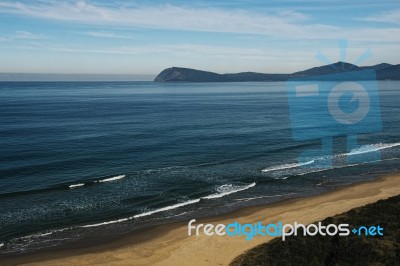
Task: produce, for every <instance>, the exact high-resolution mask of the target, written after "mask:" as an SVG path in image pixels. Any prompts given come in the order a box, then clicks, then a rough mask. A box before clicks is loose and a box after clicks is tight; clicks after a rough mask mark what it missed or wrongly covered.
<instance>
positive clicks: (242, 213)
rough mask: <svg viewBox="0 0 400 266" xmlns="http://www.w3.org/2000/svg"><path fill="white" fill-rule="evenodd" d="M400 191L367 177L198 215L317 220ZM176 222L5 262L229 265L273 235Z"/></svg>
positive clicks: (394, 183) (399, 184)
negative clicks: (192, 231)
mask: <svg viewBox="0 0 400 266" xmlns="http://www.w3.org/2000/svg"><path fill="white" fill-rule="evenodd" d="M398 194H400V173H395V174H391V175H387V176H381V177H378V178H377V179H374V180H372V181H363V182H358V183H355V184H351V185H345V186H340V187H336V188H335V189H333V190H331V191H329V192H326V193H323V194H319V195H313V196H305V197H300V198H294V199H287V200H283V201H280V202H277V203H272V204H268V205H259V206H251V207H245V208H242V209H239V210H236V211H233V212H231V213H228V214H222V215H218V216H214V217H206V218H199V219H198V218H197V217H193V219H196V220H197V221H196V224H199V223H212V224H214V225H215V224H219V223H223V224H228V223H231V222H235V221H238V222H240V223H254V222H258V221H263V222H266V221H268V222H274V223H275V222H277V221H282V222H284V223H293V222H294V221H297V222H300V223H312V222H315V221H319V220H322V219H324V218H326V217H329V216H334V215H336V214H340V213H343V212H346V211H349V210H350V209H353V208H355V207H360V206H364V205H366V204H368V203H372V202H376V201H378V200H380V199H386V198H388V197H390V196H395V195H398ZM188 222H189V221H186V222H175V223H171V224H164V225H159V226H156V227H152V228H147V229H145V230H141V231H140V232H134V233H132V234H129V235H126V236H122V237H121V238H119V239H117V240H112V241H110V242H108V243H102V244H96V245H95V246H90V247H87V246H86V247H83V248H82V246H81V247H80V246H79V244H78V245H76V246H74V244H73V243H72V244H71V246H70V247H65V246H63V247H60V248H55V249H46V250H42V251H38V252H35V253H31V254H23V255H20V256H13V257H11V256H10V257H5V258H4V259H0V261H1V263H2V264H3V265H16V264H28V265H35V264H40V265H56V264H57V265H60V264H61V265H64V264H74V265H83V264H84V265H87V264H110V263H112V264H113V265H127V264H130V265H132V264H134V265H150V264H151V265H157V264H159V265H182V264H184V262H187V261H190V262H191V265H209V264H213V265H215V264H217V265H218V264H220V265H227V264H229V263H230V262H231V261H232V260H233V259H234V258H235V257H237V256H239V255H240V254H242V253H243V252H245V251H246V250H248V249H250V248H253V247H255V246H257V245H259V244H261V243H265V242H268V241H269V240H271V239H272V237H259V236H258V237H255V238H253V239H252V240H251V241H246V240H245V238H244V237H227V236H224V237H217V236H211V237H207V236H204V234H202V235H200V236H197V237H196V236H191V237H189V236H188V235H187V223H188Z"/></svg>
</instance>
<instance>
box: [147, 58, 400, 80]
mask: <svg viewBox="0 0 400 266" xmlns="http://www.w3.org/2000/svg"><path fill="white" fill-rule="evenodd" d="M365 69H373V70H375V71H376V78H377V79H378V80H400V64H398V65H392V64H388V63H381V64H377V65H373V66H364V67H359V66H356V65H353V64H350V63H346V62H341V61H339V62H337V63H334V64H329V65H324V66H319V67H313V68H310V69H307V70H303V71H299V72H294V73H291V74H264V73H256V72H241V73H229V74H218V73H215V72H209V71H203V70H197V69H192V68H184V67H171V68H167V69H164V70H163V71H161V73H160V74H158V75H157V77H156V78H155V79H154V81H155V82H251V81H286V80H288V79H291V78H301V77H311V76H321V75H328V74H336V73H343V72H353V71H360V70H365Z"/></svg>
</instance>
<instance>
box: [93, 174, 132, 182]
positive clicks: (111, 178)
mask: <svg viewBox="0 0 400 266" xmlns="http://www.w3.org/2000/svg"><path fill="white" fill-rule="evenodd" d="M124 177H125V175H117V176H113V177H108V178H105V179H101V180H97V181H95V182H96V183H97V182H99V183H105V182H111V181H116V180H119V179H122V178H124Z"/></svg>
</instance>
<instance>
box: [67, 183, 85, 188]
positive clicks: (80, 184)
mask: <svg viewBox="0 0 400 266" xmlns="http://www.w3.org/2000/svg"><path fill="white" fill-rule="evenodd" d="M84 185H85V183H79V184H73V185H69V188H71V189H72V188H77V187H83V186H84Z"/></svg>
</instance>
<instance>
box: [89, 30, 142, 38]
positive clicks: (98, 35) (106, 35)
mask: <svg viewBox="0 0 400 266" xmlns="http://www.w3.org/2000/svg"><path fill="white" fill-rule="evenodd" d="M81 34H83V35H86V36H90V37H96V38H110V39H137V36H132V35H124V34H117V33H114V32H110V31H88V32H83V33H81Z"/></svg>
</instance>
